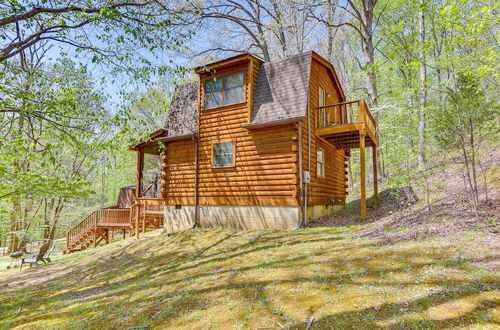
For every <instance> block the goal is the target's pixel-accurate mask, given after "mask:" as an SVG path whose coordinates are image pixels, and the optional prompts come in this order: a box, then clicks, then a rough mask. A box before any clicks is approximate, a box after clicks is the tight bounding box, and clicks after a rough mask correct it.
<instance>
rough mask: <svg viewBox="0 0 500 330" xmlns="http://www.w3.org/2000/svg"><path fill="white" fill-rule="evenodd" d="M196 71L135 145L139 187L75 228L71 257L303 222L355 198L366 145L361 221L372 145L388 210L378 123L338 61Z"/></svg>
mask: <svg viewBox="0 0 500 330" xmlns="http://www.w3.org/2000/svg"><path fill="white" fill-rule="evenodd" d="M195 73H196V75H197V77H198V79H197V80H196V81H194V82H191V83H187V84H184V85H181V86H178V87H177V88H176V90H175V93H174V97H173V99H172V102H171V105H170V109H169V111H168V114H167V119H166V122H165V126H164V128H163V129H159V130H157V131H155V132H153V133H151V135H150V139H149V140H148V141H147V142H142V143H138V144H137V145H135V146H132V147H131V148H130V150H131V151H134V152H136V153H137V180H136V186H135V187H124V188H122V190H121V192H120V196H119V198H118V202H117V204H116V205H114V206H111V207H106V208H101V209H97V210H95V211H94V212H93V213H91V214H90V215H89V216H87V217H86V218H84V219H83V220H82V221H80V222H79V223H77V224H76V225H75V226H73V227H72V228H71V229H70V230H69V231H68V232H67V234H66V253H69V252H73V251H79V250H83V249H85V248H87V247H89V246H92V245H93V246H97V245H98V244H99V243H100V242H103V241H104V242H110V241H111V240H112V237H113V233H114V232H115V231H117V230H123V234H124V235H125V232H126V231H127V230H128V231H129V233H130V235H132V233H135V236H136V237H137V238H139V234H140V233H141V232H145V231H146V230H147V229H148V228H160V227H164V228H165V229H166V231H167V232H175V231H178V230H183V229H188V228H192V227H194V226H201V227H231V228H243V229H290V228H297V227H300V226H302V225H304V224H306V223H307V222H308V221H310V220H312V219H314V218H317V217H321V216H324V215H327V214H330V213H332V212H333V211H334V210H335V209H336V208H337V207H339V206H340V205H344V204H345V201H346V196H347V193H348V192H347V187H348V185H347V167H348V166H347V162H348V159H349V157H350V152H351V150H352V149H357V148H359V150H360V172H361V173H360V174H361V175H360V180H361V184H360V187H361V193H360V195H361V196H360V197H361V217H362V218H366V164H365V158H366V156H365V149H366V147H371V148H372V159H373V161H372V166H373V184H374V187H373V188H374V189H373V190H374V206H375V207H377V204H378V192H377V189H378V188H377V161H376V157H377V152H376V148H377V146H378V139H377V125H376V122H375V120H374V118H373V116H372V115H371V113H370V111H369V109H368V107H367V105H366V103H365V102H364V101H363V100H356V101H347V99H346V96H345V94H344V91H343V89H342V86H341V84H340V82H339V79H338V77H337V74H336V73H335V69H334V68H333V66H332V64H331V63H329V62H328V61H326V60H325V59H324V58H322V57H321V56H319V55H318V54H317V53H315V52H313V51H309V52H304V53H301V54H297V55H295V56H290V57H287V58H283V59H279V60H276V61H272V62H263V61H262V60H260V59H258V58H256V57H254V56H252V55H249V54H242V55H238V56H234V57H231V58H227V59H225V60H222V61H217V62H214V63H210V64H207V65H204V66H200V67H198V68H196V69H195Z"/></svg>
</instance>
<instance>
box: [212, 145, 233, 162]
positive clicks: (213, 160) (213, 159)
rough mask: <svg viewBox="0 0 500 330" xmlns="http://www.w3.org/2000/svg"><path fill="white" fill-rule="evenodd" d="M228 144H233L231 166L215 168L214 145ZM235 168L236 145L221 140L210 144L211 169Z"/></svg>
mask: <svg viewBox="0 0 500 330" xmlns="http://www.w3.org/2000/svg"><path fill="white" fill-rule="evenodd" d="M228 142H231V143H232V144H233V157H232V162H231V165H225V166H215V156H214V148H215V145H216V144H221V143H228ZM235 166H236V143H234V141H233V140H221V141H214V142H212V168H213V169H225V168H233V167H235Z"/></svg>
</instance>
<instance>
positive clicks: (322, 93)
mask: <svg viewBox="0 0 500 330" xmlns="http://www.w3.org/2000/svg"><path fill="white" fill-rule="evenodd" d="M325 105H326V90H325V88H324V87H323V86H321V85H319V89H318V106H320V107H322V106H325ZM320 114H321V118H320V126H321V127H326V109H325V108H323V109H321V112H320Z"/></svg>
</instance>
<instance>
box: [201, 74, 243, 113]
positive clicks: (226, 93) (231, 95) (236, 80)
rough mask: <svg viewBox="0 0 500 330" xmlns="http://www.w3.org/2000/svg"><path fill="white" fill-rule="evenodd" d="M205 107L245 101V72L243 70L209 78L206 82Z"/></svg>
mask: <svg viewBox="0 0 500 330" xmlns="http://www.w3.org/2000/svg"><path fill="white" fill-rule="evenodd" d="M204 89H205V100H204V108H205V109H210V108H217V107H220V106H223V105H228V104H235V103H241V102H244V101H245V74H244V72H243V71H240V72H235V73H230V74H227V75H224V76H220V77H214V78H207V79H206V80H205V83H204Z"/></svg>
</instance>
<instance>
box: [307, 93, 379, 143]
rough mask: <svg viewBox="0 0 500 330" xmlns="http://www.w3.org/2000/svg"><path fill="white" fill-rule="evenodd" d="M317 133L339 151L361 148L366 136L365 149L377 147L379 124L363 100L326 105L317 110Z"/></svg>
mask: <svg viewBox="0 0 500 330" xmlns="http://www.w3.org/2000/svg"><path fill="white" fill-rule="evenodd" d="M315 115H316V123H318V125H317V127H316V130H315V133H316V135H318V136H321V137H323V138H324V139H325V140H327V141H329V142H331V143H332V144H333V145H335V147H337V148H338V149H344V150H350V149H355V148H359V147H360V142H361V141H360V137H361V136H362V135H364V136H365V147H377V146H378V139H377V123H376V121H375V119H374V118H373V116H372V114H371V113H370V110H369V109H368V106H367V105H366V103H365V101H363V100H356V101H350V102H343V103H337V104H331V105H326V106H323V107H318V108H316V109H315Z"/></svg>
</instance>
